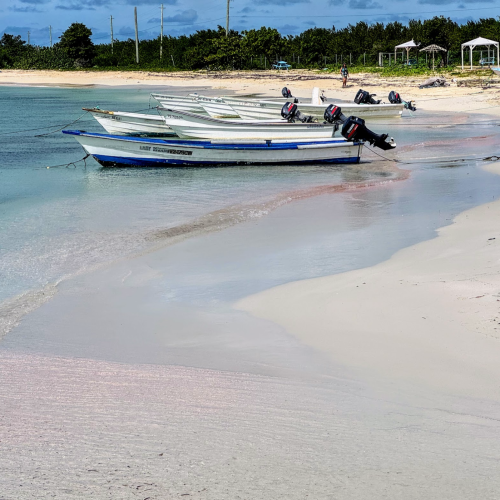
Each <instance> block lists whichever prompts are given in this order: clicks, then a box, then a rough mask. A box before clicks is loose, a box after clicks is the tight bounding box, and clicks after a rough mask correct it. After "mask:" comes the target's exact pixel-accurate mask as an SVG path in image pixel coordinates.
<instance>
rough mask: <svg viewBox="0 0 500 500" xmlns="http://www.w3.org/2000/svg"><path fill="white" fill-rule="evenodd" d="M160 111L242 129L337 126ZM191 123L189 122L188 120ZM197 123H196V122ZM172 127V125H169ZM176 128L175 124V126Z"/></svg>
mask: <svg viewBox="0 0 500 500" xmlns="http://www.w3.org/2000/svg"><path fill="white" fill-rule="evenodd" d="M156 109H157V110H158V112H159V113H160V114H161V115H162V116H163V113H162V112H167V111H169V112H171V113H179V114H180V115H186V116H188V117H190V118H195V119H197V120H203V121H206V122H214V123H216V124H218V125H225V126H227V125H230V126H233V125H235V126H237V127H238V126H239V127H240V128H241V127H243V126H245V127H248V126H256V127H260V128H262V127H282V126H283V125H287V126H292V127H293V126H295V127H301V128H326V129H329V128H332V129H334V128H335V126H334V125H333V124H332V125H330V124H325V123H318V122H315V123H302V122H300V123H290V122H287V121H286V120H283V119H281V120H279V121H265V120H255V121H253V120H241V121H238V120H223V119H220V118H212V117H211V116H205V115H199V114H197V113H190V112H189V111H179V110H175V109H169V108H160V107H159V106H158V107H157V108H156ZM187 121H189V120H187ZM195 123H196V122H195ZM169 126H170V124H169ZM174 126H175V124H174ZM179 126H181V127H182V126H184V125H179Z"/></svg>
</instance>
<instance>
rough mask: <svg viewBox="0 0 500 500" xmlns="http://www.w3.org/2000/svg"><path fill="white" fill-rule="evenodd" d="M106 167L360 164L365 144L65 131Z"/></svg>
mask: <svg viewBox="0 0 500 500" xmlns="http://www.w3.org/2000/svg"><path fill="white" fill-rule="evenodd" d="M64 133H66V134H70V135H73V136H75V139H76V140H77V141H78V142H79V143H80V144H81V145H82V147H83V148H84V149H85V151H86V152H87V153H88V154H90V155H92V156H93V157H94V158H95V159H96V160H97V161H98V162H99V163H101V164H102V165H105V166H121V165H124V166H141V167H161V166H167V167H168V166H179V167H182V166H187V167H188V166H218V165H221V166H224V165H226V166H230V165H276V166H277V165H297V164H320V163H358V162H359V159H360V155H361V151H362V148H363V143H353V142H348V141H345V140H343V139H331V140H323V141H300V142H293V141H253V142H252V141H245V142H231V143H226V142H223V141H184V140H175V139H170V140H161V139H147V138H139V137H124V136H111V135H105V134H95V133H87V132H81V131H64Z"/></svg>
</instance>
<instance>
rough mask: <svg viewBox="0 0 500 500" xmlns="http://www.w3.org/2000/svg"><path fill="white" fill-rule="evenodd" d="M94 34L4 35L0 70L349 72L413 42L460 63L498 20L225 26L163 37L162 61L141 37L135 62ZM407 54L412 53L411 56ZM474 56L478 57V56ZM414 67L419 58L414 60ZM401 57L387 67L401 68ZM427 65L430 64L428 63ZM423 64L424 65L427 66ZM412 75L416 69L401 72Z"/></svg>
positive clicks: (128, 45) (128, 48)
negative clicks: (278, 65)
mask: <svg viewBox="0 0 500 500" xmlns="http://www.w3.org/2000/svg"><path fill="white" fill-rule="evenodd" d="M91 35H92V32H91V30H90V29H89V28H87V27H86V26H85V25H83V24H81V23H74V24H72V25H71V26H70V27H69V28H68V29H67V30H66V31H65V32H64V33H63V35H62V36H61V37H60V40H59V42H58V43H56V44H55V45H54V46H53V47H52V48H50V47H40V46H33V45H28V44H27V43H26V42H25V41H24V40H22V39H21V37H20V36H14V35H10V34H7V33H4V35H3V36H2V38H1V39H0V67H3V68H24V69H74V68H94V69H97V70H99V69H128V70H130V69H140V70H159V71H173V70H205V69H206V70H220V69H238V70H245V69H269V68H270V65H271V64H272V63H273V62H275V61H276V60H282V59H283V60H286V61H287V62H288V63H290V64H292V67H293V68H316V69H322V68H325V67H330V68H332V67H338V65H340V63H341V62H347V63H348V64H349V65H350V66H351V67H354V68H356V67H374V66H377V65H378V63H379V53H385V54H386V56H385V59H384V65H387V64H389V60H388V54H389V53H393V52H394V46H395V45H397V44H400V43H403V42H406V41H408V40H411V39H413V40H415V42H418V43H420V44H421V46H422V47H424V46H426V45H429V44H437V45H439V46H441V47H443V48H444V49H446V50H447V51H448V52H444V53H437V54H436V63H437V65H438V66H441V67H443V66H447V65H449V64H451V65H453V64H455V65H456V64H458V62H459V61H460V44H461V43H464V42H466V41H468V40H471V39H473V38H476V37H478V36H482V37H485V38H490V39H492V40H499V39H500V18H498V19H494V18H487V19H480V20H479V21H468V22H467V23H466V24H462V25H459V24H457V23H456V22H455V21H453V20H451V19H450V18H447V17H444V16H440V17H434V18H432V19H428V20H425V21H421V20H410V21H409V22H408V23H407V24H402V23H400V22H398V21H394V22H392V23H387V24H383V23H373V24H368V23H366V22H364V21H360V22H358V23H357V24H355V25H352V24H349V25H348V26H347V27H345V28H341V29H336V28H335V26H332V28H330V29H326V28H311V29H308V30H306V31H304V32H302V33H300V34H299V35H296V36H292V35H287V36H284V35H281V34H280V33H279V31H278V30H277V29H275V28H269V27H262V28H260V29H252V30H247V31H241V32H238V31H234V30H231V31H229V33H228V36H226V32H225V29H223V28H222V27H221V26H219V27H218V28H217V29H207V30H200V31H197V32H196V33H193V34H191V35H182V36H179V37H172V36H164V37H163V50H162V54H163V57H162V58H161V59H160V37H158V38H156V39H153V40H141V41H140V43H139V63H138V64H137V63H136V52H135V40H133V39H128V40H125V41H118V40H115V41H114V43H113V45H112V44H111V43H101V44H94V43H93V42H92V39H91ZM414 52H415V54H414V55H413V56H412V57H416V56H417V51H414ZM476 57H477V58H478V57H479V56H478V55H477V56H476ZM418 58H419V65H420V69H422V66H425V55H422V53H421V54H420V55H418ZM402 62H403V61H402V58H401V56H400V57H399V58H398V60H396V61H395V60H394V57H392V59H391V61H390V64H391V65H396V66H402ZM427 64H429V62H428V63H427ZM425 67H426V66H425ZM406 70H408V71H418V67H417V68H416V69H415V68H406V69H405V71H406Z"/></svg>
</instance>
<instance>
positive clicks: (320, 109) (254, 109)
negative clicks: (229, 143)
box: [224, 97, 404, 120]
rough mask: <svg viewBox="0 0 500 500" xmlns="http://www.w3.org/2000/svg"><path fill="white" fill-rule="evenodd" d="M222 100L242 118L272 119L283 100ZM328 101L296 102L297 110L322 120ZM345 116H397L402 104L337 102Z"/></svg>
mask: <svg viewBox="0 0 500 500" xmlns="http://www.w3.org/2000/svg"><path fill="white" fill-rule="evenodd" d="M224 102H226V103H227V104H229V105H230V106H231V107H232V108H233V109H234V110H235V111H236V112H237V113H238V114H239V115H240V116H241V117H242V118H243V119H245V120H249V119H257V120H272V119H276V118H280V117H281V109H282V107H283V104H284V103H283V102H280V101H275V102H274V101H250V100H244V99H241V100H238V99H233V98H230V97H225V98H224ZM328 105H329V103H325V104H322V105H320V104H308V103H301V102H299V103H297V107H298V108H299V110H300V111H301V112H302V113H304V114H306V115H312V116H314V117H315V118H318V119H320V120H323V116H324V113H325V109H326V108H327V107H328ZM337 105H338V106H339V107H340V108H341V109H342V113H343V114H344V115H345V116H357V117H359V118H363V119H366V118H398V117H400V116H401V115H402V113H403V109H404V105H403V104H355V103H344V102H343V103H337Z"/></svg>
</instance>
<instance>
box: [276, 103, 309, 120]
mask: <svg viewBox="0 0 500 500" xmlns="http://www.w3.org/2000/svg"><path fill="white" fill-rule="evenodd" d="M281 116H282V117H283V118H284V119H285V120H286V121H287V122H290V123H295V120H299V121H300V122H302V123H312V122H314V121H316V120H315V118H314V116H311V115H304V114H303V113H301V112H300V111H299V109H298V108H297V104H295V103H293V102H287V103H285V105H284V106H283V107H282V108H281Z"/></svg>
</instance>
